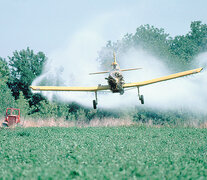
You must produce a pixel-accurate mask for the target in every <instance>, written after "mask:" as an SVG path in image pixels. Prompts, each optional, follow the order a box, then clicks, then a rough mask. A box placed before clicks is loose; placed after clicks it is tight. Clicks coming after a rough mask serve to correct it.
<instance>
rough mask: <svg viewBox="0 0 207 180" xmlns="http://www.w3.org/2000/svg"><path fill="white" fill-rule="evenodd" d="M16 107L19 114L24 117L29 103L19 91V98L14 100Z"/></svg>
mask: <svg viewBox="0 0 207 180" xmlns="http://www.w3.org/2000/svg"><path fill="white" fill-rule="evenodd" d="M16 108H18V109H20V111H21V115H22V116H23V117H25V116H26V115H28V111H29V103H28V100H26V99H25V98H24V96H23V93H22V92H21V91H20V94H19V98H18V99H17V100H16Z"/></svg>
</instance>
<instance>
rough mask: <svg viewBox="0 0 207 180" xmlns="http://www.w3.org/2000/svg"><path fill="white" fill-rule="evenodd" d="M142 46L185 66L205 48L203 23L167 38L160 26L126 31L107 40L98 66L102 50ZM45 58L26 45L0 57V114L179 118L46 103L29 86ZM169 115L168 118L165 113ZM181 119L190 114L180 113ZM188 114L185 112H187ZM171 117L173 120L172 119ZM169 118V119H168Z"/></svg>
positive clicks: (143, 110)
mask: <svg viewBox="0 0 207 180" xmlns="http://www.w3.org/2000/svg"><path fill="white" fill-rule="evenodd" d="M132 47H133V48H135V49H136V48H137V49H138V48H140V47H141V48H143V49H144V50H145V51H147V52H149V53H151V54H153V55H155V56H157V57H160V58H161V59H162V60H163V62H164V63H166V64H168V65H170V67H172V68H176V69H180V70H182V69H185V68H186V67H189V66H191V64H192V63H193V60H194V58H195V57H196V56H197V55H198V54H199V53H202V52H205V51H206V50H207V25H206V24H203V23H202V22H201V21H194V22H192V23H191V25H190V31H189V32H188V33H187V34H186V35H179V36H175V37H174V38H173V37H171V36H170V35H169V34H168V33H166V32H165V31H164V29H162V28H160V29H159V28H156V27H154V26H150V25H148V24H147V25H142V26H140V27H138V28H137V29H136V32H135V33H134V34H126V35H125V36H124V37H123V38H122V39H121V40H118V41H116V42H112V41H108V42H107V43H106V46H105V47H103V48H102V49H101V50H100V51H99V54H98V59H97V60H98V61H99V62H100V64H101V65H102V66H106V65H107V64H109V63H111V61H112V57H111V56H110V55H111V54H107V53H104V52H106V51H116V52H117V51H118V52H119V54H121V53H123V54H124V53H126V52H127V51H128V50H130V48H132ZM46 61H47V57H46V55H45V54H44V53H43V52H37V53H34V51H33V50H31V49H30V48H29V47H27V48H26V49H23V50H21V51H14V52H13V55H12V56H11V57H8V58H7V59H5V58H2V57H0V92H1V96H0V115H1V116H3V115H4V113H5V110H6V108H7V107H16V108H20V109H21V114H22V115H23V116H25V117H26V116H29V117H33V118H50V117H52V118H64V119H66V120H83V121H90V120H91V119H93V118H105V117H117V118H119V117H121V116H122V117H123V116H125V115H126V114H127V115H126V116H129V114H130V117H131V118H132V119H133V120H136V121H147V120H148V119H150V118H151V119H158V120H156V122H158V121H168V122H170V121H175V120H178V119H181V118H180V117H181V114H182V113H181V114H180V112H179V113H178V112H162V111H160V112H158V111H157V110H156V111H154V110H153V109H146V108H141V109H140V108H139V109H138V108H137V110H135V111H134V112H133V113H132V112H129V113H128V112H122V113H120V112H118V111H117V112H116V111H111V112H110V111H105V110H92V109H89V108H85V107H82V106H81V105H78V104H76V103H70V104H61V103H59V102H55V101H54V102H49V101H48V100H47V99H46V98H45V97H43V96H42V95H41V94H38V93H35V94H33V93H32V92H31V90H30V88H29V86H30V85H31V84H32V82H33V80H34V79H35V78H36V77H38V76H39V75H41V73H42V71H43V67H44V64H45V62H46ZM169 114H170V115H171V117H172V118H169V117H168V116H167V115H169ZM183 114H185V115H183V116H182V117H183V118H186V119H187V118H189V117H190V116H192V115H189V116H188V115H186V112H185V113H183ZM187 114H188V113H187ZM173 118H174V119H173ZM172 119H173V120H172Z"/></svg>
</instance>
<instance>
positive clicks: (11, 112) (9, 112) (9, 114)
mask: <svg viewBox="0 0 207 180" xmlns="http://www.w3.org/2000/svg"><path fill="white" fill-rule="evenodd" d="M18 123H20V109H15V108H7V109H6V116H5V120H4V122H3V123H2V126H4V127H9V126H13V125H16V124H18Z"/></svg>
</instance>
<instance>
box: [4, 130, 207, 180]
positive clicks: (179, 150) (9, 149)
mask: <svg viewBox="0 0 207 180" xmlns="http://www.w3.org/2000/svg"><path fill="white" fill-rule="evenodd" d="M0 137H1V138H0V179H13V178H15V179H38V178H39V179H50V178H52V179H66V178H68V179H71V178H77V179H137V178H144V179H145V178H146V179H182V178H186V179H190V178H191V179H205V178H206V177H207V130H206V129H196V128H168V127H161V128H156V127H145V126H129V127H89V128H75V127H72V128H63V127H44V128H15V129H1V130H0Z"/></svg>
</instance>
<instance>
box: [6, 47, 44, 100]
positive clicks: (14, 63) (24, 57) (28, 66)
mask: <svg viewBox="0 0 207 180" xmlns="http://www.w3.org/2000/svg"><path fill="white" fill-rule="evenodd" d="M46 59H47V58H46V56H45V54H44V53H43V52H38V53H37V54H35V53H34V52H33V50H30V49H29V47H28V48H27V49H26V50H21V51H19V52H18V51H15V52H14V53H13V56H12V57H9V67H10V71H11V77H10V79H9V82H8V85H9V87H10V88H11V90H12V92H13V96H14V97H15V99H18V97H19V92H20V91H22V92H23V94H24V96H25V97H26V99H29V98H31V96H32V93H31V90H30V88H29V86H30V85H31V84H32V81H33V80H34V79H35V78H36V77H37V76H39V75H40V74H41V73H42V70H43V65H44V63H45V61H46Z"/></svg>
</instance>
